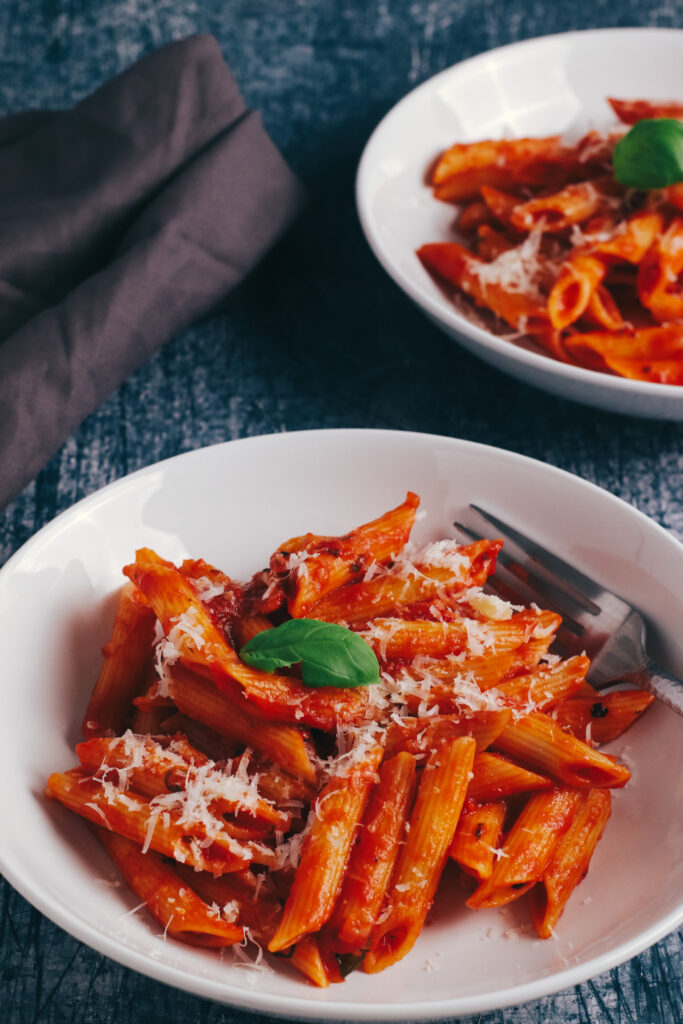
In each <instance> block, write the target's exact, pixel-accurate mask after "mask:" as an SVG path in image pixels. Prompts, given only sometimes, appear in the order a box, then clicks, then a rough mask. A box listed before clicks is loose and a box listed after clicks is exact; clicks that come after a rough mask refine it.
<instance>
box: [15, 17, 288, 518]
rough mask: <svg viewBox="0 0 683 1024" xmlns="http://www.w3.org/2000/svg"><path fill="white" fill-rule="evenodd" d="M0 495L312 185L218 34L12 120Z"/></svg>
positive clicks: (211, 298)
mask: <svg viewBox="0 0 683 1024" xmlns="http://www.w3.org/2000/svg"><path fill="white" fill-rule="evenodd" d="M0 181H1V182H2V192H1V193H0V339H1V342H0V467H1V469H0V506H2V505H4V504H6V503H7V502H8V501H9V500H10V499H11V498H12V497H14V496H15V495H16V494H17V493H18V492H19V491H20V490H21V488H22V487H23V486H24V484H26V483H27V482H28V481H29V480H30V479H31V478H32V477H33V476H35V474H36V473H37V472H38V470H39V469H40V468H41V466H42V465H43V464H44V463H45V462H46V461H47V459H48V458H49V457H50V456H51V455H52V454H53V453H54V452H55V451H56V450H57V448H58V447H59V446H60V444H61V443H62V442H63V441H64V440H65V438H67V437H68V436H69V434H71V433H72V431H73V430H74V429H75V428H76V427H77V426H78V424H79V423H80V422H81V420H83V419H84V417H85V416H86V415H87V414H88V413H89V412H91V411H92V410H93V409H94V408H95V406H96V405H97V404H98V403H100V402H101V401H102V400H103V399H104V398H105V397H106V396H107V395H108V394H109V393H110V392H111V391H112V390H114V388H115V387H117V386H118V385H119V384H120V383H121V381H122V380H124V379H125V378H126V377H127V376H128V375H129V374H130V373H131V372H132V371H133V370H135V369H136V368H137V367H138V366H140V365H141V364H142V363H143V362H144V361H145V360H146V359H148V358H149V357H150V356H151V355H152V354H153V353H154V352H155V351H156V350H157V349H158V348H159V346H160V345H162V344H163V343H164V342H165V341H167V340H168V339H169V338H170V337H172V336H173V334H175V333H176V332H177V331H179V330H181V329H183V328H185V327H187V326H188V325H189V324H190V323H192V322H193V321H194V320H196V319H197V318H199V317H201V316H202V315H204V314H206V313H207V312H208V311H209V310H210V309H212V308H213V307H215V306H216V305H217V303H219V302H220V301H221V300H223V299H225V297H226V296H227V295H228V294H229V293H230V292H231V290H232V289H233V288H234V287H235V285H237V284H238V283H239V282H240V281H241V280H242V279H243V277H244V276H245V275H246V274H247V273H248V272H249V270H250V269H251V268H252V267H253V266H254V265H255V263H256V262H257V261H258V260H259V258H260V257H261V256H262V255H263V254H264V253H265V252H266V251H267V250H268V249H269V248H270V247H271V246H272V244H273V243H274V242H275V241H276V239H277V238H278V237H279V236H280V235H281V234H282V233H283V231H284V230H285V229H286V228H287V227H288V226H289V224H290V223H291V221H292V220H293V218H294V217H295V216H296V214H297V213H298V212H299V210H300V208H301V206H302V202H303V191H302V189H301V186H300V185H299V183H298V181H297V179H296V178H295V177H294V175H293V174H292V172H291V171H290V170H289V168H288V167H287V165H286V164H285V162H284V161H283V159H282V158H281V156H280V155H279V153H278V151H277V150H276V149H275V147H274V146H273V144H272V143H271V141H270V139H269V138H268V136H267V135H266V133H265V132H264V130H263V127H262V125H261V121H260V118H259V116H258V115H257V114H256V113H255V112H254V111H250V110H248V108H247V107H246V105H245V103H244V100H243V99H242V97H241V95H240V93H239V91H238V89H237V86H236V85H235V82H234V80H233V78H232V76H231V74H230V72H229V70H228V68H227V66H226V65H225V63H224V61H223V59H222V57H221V54H220V51H219V49H218V45H217V43H216V42H215V40H214V39H212V38H211V37H210V36H195V37H193V38H190V39H187V40H184V41H183V42H180V43H174V44H172V45H170V46H168V47H165V48H164V49H162V50H159V51H157V52H155V53H152V54H151V55H150V56H148V57H146V58H144V59H143V60H141V61H139V63H138V64H136V65H134V66H133V67H132V68H130V69H128V70H127V71H125V72H124V73H123V74H121V75H119V76H118V77H117V78H115V79H113V80H112V81H110V82H108V83H107V84H106V85H104V86H103V87H102V88H100V89H99V90H97V92H95V93H93V95H92V96H90V97H88V98H87V99H85V100H84V101H82V102H81V103H80V104H78V105H77V106H76V107H74V108H73V110H70V111H65V112H42V111H31V112H28V113H27V114H24V115H14V116H11V117H8V118H7V119H6V120H5V122H4V123H3V122H0Z"/></svg>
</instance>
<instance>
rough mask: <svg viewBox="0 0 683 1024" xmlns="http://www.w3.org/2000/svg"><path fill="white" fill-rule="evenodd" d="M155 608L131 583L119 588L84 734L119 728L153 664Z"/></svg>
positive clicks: (128, 713) (108, 733)
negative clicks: (145, 600)
mask: <svg viewBox="0 0 683 1024" xmlns="http://www.w3.org/2000/svg"><path fill="white" fill-rule="evenodd" d="M153 639H154V612H153V611H152V609H151V608H150V607H149V606H148V605H147V604H146V603H145V602H144V601H141V600H139V599H138V596H137V595H136V591H135V587H134V586H133V584H131V583H128V582H126V583H125V584H124V586H123V588H122V590H121V596H120V598H119V605H118V609H117V612H116V618H115V620H114V628H113V630H112V635H111V638H110V639H109V641H108V642H107V643H106V644H105V645H104V647H103V649H102V654H103V655H104V661H103V663H102V668H101V670H100V674H99V676H98V678H97V682H96V683H95V688H94V690H93V692H92V696H91V698H90V701H89V703H88V707H87V709H86V712H85V716H84V718H83V735H84V736H85V737H86V739H88V738H90V737H91V736H105V735H113V734H114V733H117V732H122V731H123V730H124V729H125V728H126V726H127V725H128V724H129V722H130V719H131V716H132V702H133V698H134V697H136V696H137V695H138V693H139V692H140V689H141V687H142V686H143V683H144V681H145V679H146V677H147V674H148V672H149V669H150V667H151V665H152V642H153Z"/></svg>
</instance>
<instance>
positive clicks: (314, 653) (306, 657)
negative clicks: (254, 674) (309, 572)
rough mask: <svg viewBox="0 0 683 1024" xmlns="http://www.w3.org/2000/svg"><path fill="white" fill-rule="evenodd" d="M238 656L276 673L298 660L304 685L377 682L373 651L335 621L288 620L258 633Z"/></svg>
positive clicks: (376, 666) (352, 684)
mask: <svg viewBox="0 0 683 1024" xmlns="http://www.w3.org/2000/svg"><path fill="white" fill-rule="evenodd" d="M240 658H241V659H242V661H244V662H246V664H247V665H251V666H252V668H258V669H261V671H263V672H275V670H276V669H278V668H284V667H285V666H286V665H296V664H298V663H299V662H301V675H302V678H303V681H304V683H305V684H306V686H315V687H319V686H336V687H339V688H346V687H351V686H368V685H370V684H372V683H378V682H379V664H378V662H377V658H376V657H375V652H374V651H373V650H372V648H371V647H370V646H369V644H367V643H366V642H365V640H363V638H362V637H361V636H358V634H357V633H352V632H351V630H350V629H345V628H344V626H338V625H337V624H336V623H334V622H319V621H318V620H317V619H290V620H289V621H288V622H283V623H282V624H281V625H280V626H275V627H274V629H266V630H264V631H263V632H262V633H257V634H256V636H254V637H252V638H251V640H250V641H249V642H248V643H247V644H245V645H244V647H243V648H242V650H241V651H240Z"/></svg>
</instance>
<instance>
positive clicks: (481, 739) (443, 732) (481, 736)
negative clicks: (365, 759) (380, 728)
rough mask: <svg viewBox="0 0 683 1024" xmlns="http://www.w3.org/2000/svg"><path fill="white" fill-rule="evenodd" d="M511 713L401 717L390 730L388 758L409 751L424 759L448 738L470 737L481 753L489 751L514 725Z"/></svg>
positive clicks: (392, 723) (503, 711) (391, 724)
mask: <svg viewBox="0 0 683 1024" xmlns="http://www.w3.org/2000/svg"><path fill="white" fill-rule="evenodd" d="M511 718H512V714H511V712H510V711H509V710H508V709H507V708H505V709H503V710H501V711H478V712H476V713H475V714H472V715H429V716H427V717H426V718H401V719H400V720H399V721H393V722H391V723H390V724H389V726H388V727H387V730H386V744H385V757H387V758H389V757H395V756H396V754H399V753H401V752H402V751H407V752H408V753H409V754H412V755H413V756H415V757H421V758H424V757H425V756H426V755H428V754H429V753H431V751H432V750H433V749H434V748H435V747H436V746H437V745H438V744H439V743H440V742H441V741H442V740H445V739H451V738H454V737H458V736H470V737H472V738H473V739H474V740H475V743H476V748H477V750H485V749H486V747H489V746H490V745H491V744H492V743H494V742H496V740H497V739H498V737H500V735H501V733H502V732H503V730H504V729H506V728H507V726H508V725H509V723H510V720H511Z"/></svg>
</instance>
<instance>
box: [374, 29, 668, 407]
mask: <svg viewBox="0 0 683 1024" xmlns="http://www.w3.org/2000/svg"><path fill="white" fill-rule="evenodd" d="M644 32H645V33H647V34H648V35H649V36H660V37H665V36H669V37H678V38H679V40H680V41H681V43H682V44H683V28H668V27H657V26H652V27H642V28H639V27H633V26H628V27H617V28H591V29H577V30H573V31H570V32H556V33H551V34H548V35H544V36H534V37H533V38H530V39H522V40H519V41H517V42H514V43H507V44H505V45H504V46H497V47H495V48H494V49H491V50H485V51H483V52H482V53H477V54H474V55H473V56H472V57H467V58H466V59H465V60H461V61H457V62H456V63H455V64H451V65H450V66H449V67H447V68H444V69H443V70H442V71H438V72H437V73H436V74H435V75H432V76H431V77H429V78H428V79H426V81H424V82H421V83H420V84H419V85H417V86H415V88H414V89H411V90H410V92H408V93H406V95H405V96H403V97H402V98H401V99H400V100H398V102H397V103H395V104H394V105H393V106H392V107H391V108H390V109H389V110H388V111H387V113H386V114H385V115H384V117H383V118H382V119H381V121H380V122H379V123H378V124H377V125H376V126H375V128H374V129H373V131H372V134H371V135H370V137H369V138H368V140H367V142H366V143H365V146H364V148H363V152H362V153H361V157H360V160H359V163H358V168H357V171H356V180H355V200H356V211H357V215H358V219H359V221H360V225H361V228H362V230H363V234H364V235H365V238H366V241H367V242H368V245H369V246H370V248H371V250H372V252H373V253H374V255H375V257H376V258H377V260H378V262H379V263H380V265H381V266H382V267H383V268H384V270H385V271H386V272H387V274H388V275H389V277H391V278H392V280H393V281H394V282H395V283H396V284H397V285H398V286H399V287H400V288H401V290H402V291H404V292H405V293H406V294H407V295H408V297H409V298H410V299H412V301H413V302H414V303H415V304H416V305H417V306H419V307H420V308H421V309H422V310H423V311H425V312H426V313H427V314H428V315H429V316H430V317H432V318H433V319H434V320H436V321H437V322H438V323H439V324H440V325H442V326H444V327H446V328H448V329H449V330H450V331H455V332H456V333H457V334H459V335H465V336H466V337H467V338H468V339H469V340H470V341H471V342H476V343H477V344H478V345H481V346H482V347H483V348H484V349H487V350H488V352H489V353H492V354H494V355H495V356H496V357H500V359H501V360H504V361H505V363H507V364H510V363H520V364H522V365H523V366H525V367H526V368H527V369H528V370H529V371H531V372H532V373H533V372H535V373H536V374H538V375H540V374H542V375H543V376H551V377H552V376H557V377H559V378H564V379H565V380H567V381H568V382H569V383H572V384H574V385H577V384H578V385H580V384H581V383H584V384H587V383H590V384H591V385H595V386H596V387H597V388H604V389H606V390H608V391H609V390H612V389H614V390H615V391H616V392H620V391H621V392H623V394H624V395H625V396H627V395H629V394H630V395H632V396H634V397H635V396H640V397H644V396H647V397H648V398H654V397H655V396H657V397H659V398H660V399H665V400H666V402H667V405H668V404H678V403H677V401H676V399H680V401H681V403H683V385H676V384H661V383H659V382H656V381H639V380H631V379H630V378H628V377H619V376H617V375H616V374H614V375H613V374H610V373H608V372H601V371H598V370H591V369H588V368H587V367H583V366H574V365H573V364H571V363H563V362H560V361H559V360H556V359H553V358H552V356H550V355H545V354H543V353H540V352H534V351H532V350H530V349H525V348H522V347H520V346H519V345H515V344H514V343H513V342H510V341H508V340H506V339H505V338H502V337H500V336H498V335H496V334H493V333H491V332H490V331H487V330H484V329H483V328H481V327H478V326H477V325H476V324H474V323H472V322H471V321H470V320H468V319H467V317H465V316H463V315H462V314H460V313H458V311H457V309H456V308H455V306H451V305H449V304H448V303H447V301H446V300H445V299H442V298H441V297H440V296H436V295H432V294H430V293H429V292H428V291H427V290H426V289H425V288H423V287H422V286H421V285H420V284H418V283H417V282H415V281H414V280H413V279H412V278H411V277H410V276H409V275H408V274H407V273H405V271H403V270H402V268H401V267H400V266H399V264H398V262H397V261H394V259H393V258H392V256H391V255H390V254H389V253H388V252H387V249H386V247H385V246H384V244H383V243H382V241H381V239H380V235H379V232H378V231H376V230H375V227H374V217H373V214H372V210H371V199H372V196H371V194H370V192H369V186H368V180H369V175H370V173H371V169H372V164H373V162H374V159H375V153H374V150H375V149H376V148H377V147H378V146H379V145H380V143H381V136H382V134H383V133H384V131H385V129H386V127H387V126H388V124H389V123H390V122H391V121H393V120H394V119H395V118H397V117H399V116H401V115H402V114H403V113H404V111H405V109H406V108H407V107H409V106H412V105H414V104H415V103H416V102H419V100H420V99H421V98H422V96H423V94H429V93H430V92H431V91H432V90H433V89H434V88H435V87H437V86H438V83H439V82H441V81H443V80H446V79H448V78H450V77H451V76H453V75H456V74H457V73H458V72H459V71H460V69H465V68H470V67H474V66H476V65H477V64H483V63H485V62H486V61H488V60H490V59H491V57H496V56H498V55H500V54H503V53H505V54H507V53H510V52H512V51H516V50H524V49H533V48H534V47H537V46H540V45H544V44H547V43H550V42H553V41H556V40H557V41H560V40H572V39H579V38H584V39H585V38H589V37H599V36H607V35H619V36H621V37H626V36H629V35H631V36H636V35H639V34H642V33H644ZM456 141H457V140H456ZM434 201H435V202H437V201H438V200H434ZM470 350H471V351H472V352H474V353H475V354H476V351H475V349H474V347H472V348H471V349H470ZM537 386H542V385H537Z"/></svg>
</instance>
